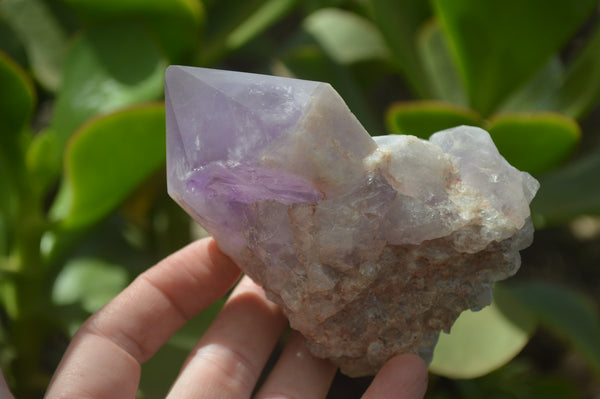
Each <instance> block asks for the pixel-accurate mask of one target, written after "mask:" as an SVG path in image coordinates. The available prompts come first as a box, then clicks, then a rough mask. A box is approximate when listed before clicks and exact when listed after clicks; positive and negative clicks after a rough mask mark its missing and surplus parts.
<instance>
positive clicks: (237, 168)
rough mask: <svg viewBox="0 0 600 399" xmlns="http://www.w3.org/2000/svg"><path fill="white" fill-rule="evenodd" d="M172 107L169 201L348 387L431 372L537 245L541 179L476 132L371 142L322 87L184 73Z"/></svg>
mask: <svg viewBox="0 0 600 399" xmlns="http://www.w3.org/2000/svg"><path fill="white" fill-rule="evenodd" d="M166 108H167V146H168V156H167V160H168V161H167V162H168V163H167V165H168V167H167V168H168V184H169V193H170V194H171V196H172V197H173V198H174V199H175V200H176V201H177V202H179V203H180V204H181V205H182V206H183V207H184V208H185V209H186V210H187V211H188V212H189V213H190V215H192V216H193V217H194V218H195V219H196V220H197V221H198V222H200V223H201V224H202V225H203V226H204V227H205V228H206V229H207V230H208V231H209V232H210V233H211V234H212V235H213V237H214V238H215V239H216V241H217V244H218V245H219V247H220V248H221V250H223V251H224V252H225V253H226V254H227V255H229V256H230V257H231V258H232V259H233V260H234V261H235V262H236V263H237V264H238V265H239V267H241V268H242V269H243V270H244V271H245V272H246V273H247V274H248V275H249V276H250V277H251V278H252V279H254V281H256V282H257V283H258V284H260V285H261V286H262V287H264V289H265V291H266V293H267V295H268V297H269V299H271V300H272V301H273V302H275V303H277V304H278V305H280V306H281V308H282V309H283V311H284V312H285V314H286V316H287V317H288V319H289V321H290V324H291V326H292V328H294V329H296V330H298V331H300V332H301V333H302V334H303V335H304V336H305V337H306V338H307V341H308V343H307V345H308V346H309V349H310V350H311V352H312V353H314V354H315V355H316V356H319V357H324V358H329V359H331V360H332V361H333V362H335V363H336V364H338V365H339V366H340V367H341V370H342V371H343V372H344V373H346V374H348V375H350V376H363V375H371V374H374V373H376V372H377V370H379V368H380V367H381V366H382V365H383V364H384V363H385V361H386V360H388V359H389V358H390V357H392V356H394V355H395V354H401V353H415V354H418V355H420V356H421V357H423V358H424V359H425V360H426V361H429V360H430V359H431V356H432V353H433V349H434V346H435V344H436V341H437V339H438V335H439V334H440V331H442V330H449V329H450V328H451V326H452V323H453V322H454V321H455V320H456V318H457V317H458V315H459V314H460V313H461V312H462V311H463V310H465V309H474V310H477V309H480V308H482V307H484V306H486V305H488V304H490V302H491V300H492V286H493V284H494V282H495V281H498V280H502V279H505V278H507V277H509V276H511V275H513V274H514V273H515V272H516V271H517V270H518V268H519V266H520V257H519V250H521V249H523V248H525V247H527V246H528V245H530V243H531V241H532V237H533V228H532V224H531V221H530V211H529V203H530V201H531V200H532V198H533V196H534V195H535V193H536V191H537V189H538V187H539V185H538V182H537V181H536V180H535V179H534V178H533V177H531V176H530V175H529V174H527V173H525V172H520V171H518V170H517V169H515V168H514V167H512V166H511V165H509V164H508V162H507V161H506V160H505V159H504V158H503V157H502V156H501V155H500V154H499V153H498V151H497V149H496V147H495V146H494V143H493V142H492V140H491V138H490V136H489V135H488V133H487V132H485V131H484V130H482V129H480V128H476V127H469V126H460V127H456V128H453V129H449V130H445V131H442V132H438V133H435V134H434V135H433V136H431V138H430V139H429V141H425V140H421V139H418V138H416V137H412V136H402V135H389V136H379V137H371V136H370V135H369V134H368V133H367V132H366V131H365V130H364V128H363V127H362V126H361V124H360V123H359V122H358V120H357V119H356V118H355V117H354V115H352V113H351V112H350V110H349V109H348V107H347V106H346V105H345V103H344V101H343V100H342V99H341V97H340V96H339V95H338V94H337V92H336V91H335V90H333V88H332V87H331V86H330V85H329V84H326V83H319V82H309V81H302V80H296V79H287V78H280V77H272V76H265V75H253V74H246V73H239V72H228V71H219V70H210V69H202V68H189V67H178V66H175V67H170V68H169V70H168V71H167V75H166Z"/></svg>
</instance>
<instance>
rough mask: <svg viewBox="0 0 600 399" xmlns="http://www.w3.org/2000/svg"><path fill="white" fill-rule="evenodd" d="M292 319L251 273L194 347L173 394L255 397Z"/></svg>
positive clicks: (171, 392) (176, 382)
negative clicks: (257, 388)
mask: <svg viewBox="0 0 600 399" xmlns="http://www.w3.org/2000/svg"><path fill="white" fill-rule="evenodd" d="M286 323H287V321H286V319H285V317H284V316H283V313H282V312H281V310H280V309H279V307H278V306H277V305H275V304H273V303H272V302H270V301H269V300H267V299H266V297H265V294H264V291H263V290H262V288H260V287H258V286H257V285H256V284H255V283H254V282H252V280H250V278H249V277H247V276H245V277H244V278H243V279H242V281H241V282H240V284H238V286H237V287H236V288H235V290H234V291H233V293H232V294H231V297H230V298H229V299H228V300H227V302H226V304H225V306H224V307H223V309H222V310H221V312H220V313H219V315H218V316H217V318H216V319H215V321H214V322H213V323H212V325H211V326H210V327H209V329H208V330H207V331H206V333H205V334H204V336H203V337H202V338H201V339H200V341H199V342H198V344H196V346H195V347H194V349H193V350H192V352H191V353H190V355H189V356H188V358H187V360H186V362H185V363H184V366H183V368H182V370H181V372H180V374H179V377H178V378H177V380H176V381H175V384H174V385H173V387H172V388H171V391H170V392H169V396H168V397H172V398H188V397H189V398H191V397H193V398H224V399H226V398H231V399H234V398H242V397H249V396H250V395H251V394H252V391H253V389H254V387H255V385H256V381H257V380H258V377H259V376H260V373H261V371H262V369H263V367H264V365H265V363H266V362H267V360H268V358H269V356H270V354H271V352H272V351H273V348H274V347H275V345H276V343H277V341H278V339H279V336H280V335H281V333H282V331H283V329H284V327H285V325H286Z"/></svg>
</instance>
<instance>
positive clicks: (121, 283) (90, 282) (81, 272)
mask: <svg viewBox="0 0 600 399" xmlns="http://www.w3.org/2000/svg"><path fill="white" fill-rule="evenodd" d="M127 280H128V276H127V271H126V270H125V269H124V268H123V267H122V266H120V265H115V264H112V263H109V262H106V261H103V260H101V259H97V258H75V259H72V260H70V261H69V262H67V264H65V266H64V267H63V269H62V270H61V272H60V273H59V275H58V276H57V278H56V280H55V282H54V286H53V287H52V301H53V302H54V303H55V304H57V305H69V304H74V303H80V304H81V306H82V307H83V309H85V310H86V311H88V312H89V313H93V312H95V311H96V310H98V309H100V308H101V307H102V306H104V305H105V304H106V303H108V301H110V300H111V299H112V298H114V297H115V296H116V295H117V294H118V293H119V292H121V290H123V289H124V288H125V287H126V286H127Z"/></svg>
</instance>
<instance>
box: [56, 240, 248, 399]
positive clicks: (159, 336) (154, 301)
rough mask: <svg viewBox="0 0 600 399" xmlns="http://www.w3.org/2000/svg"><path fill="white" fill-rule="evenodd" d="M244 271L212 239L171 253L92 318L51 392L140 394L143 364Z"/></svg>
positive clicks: (65, 359) (71, 347)
mask: <svg viewBox="0 0 600 399" xmlns="http://www.w3.org/2000/svg"><path fill="white" fill-rule="evenodd" d="M239 275H240V271H239V269H238V268H237V267H236V266H235V264H234V263H233V262H232V261H231V260H230V259H229V258H228V257H227V256H225V255H224V254H223V253H222V252H221V251H219V249H218V248H217V246H216V244H215V243H214V241H213V240H212V239H205V240H200V241H197V242H195V243H192V244H190V245H188V246H187V247H185V248H184V249H182V250H180V251H178V252H176V253H175V254H173V255H171V256H169V257H168V258H166V259H165V260H163V261H162V262H160V263H159V264H157V265H156V266H155V267H153V268H151V269H149V270H148V271H146V272H145V273H143V274H142V275H140V276H139V277H138V278H137V279H136V280H135V281H134V282H133V283H132V284H131V285H130V286H129V287H127V288H126V289H125V290H124V291H123V292H122V293H121V294H119V295H118V296H117V297H116V298H115V299H113V300H112V301H111V302H110V303H109V304H108V305H106V306H105V307H104V308H102V309H101V310H99V311H98V312H97V313H95V314H94V315H93V316H92V317H90V319H88V321H86V323H85V324H84V325H83V326H82V327H81V329H80V330H79V332H78V333H77V334H76V335H75V337H74V338H73V341H72V343H71V344H70V345H69V348H68V349H67V352H66V354H65V355H64V357H63V359H62V361H61V364H60V365H59V367H58V370H57V372H56V373H55V376H54V379H53V381H52V382H51V384H50V388H49V390H48V392H47V394H46V395H47V397H48V398H53V397H94V398H133V397H135V394H136V392H137V384H138V381H139V377H140V364H141V363H142V362H144V361H146V360H147V359H149V358H150V357H151V356H152V355H153V354H154V353H155V352H156V351H157V350H158V348H160V346H162V345H163V344H164V343H165V342H166V341H167V340H168V339H169V338H170V337H171V335H173V333H174V332H175V331H177V330H178V329H179V328H180V327H182V326H183V325H184V324H185V323H186V322H187V320H189V319H190V318H192V317H193V316H194V315H196V314H198V313H199V312H200V311H202V310H203V309H204V308H206V307H207V306H208V305H210V304H211V303H212V302H214V301H215V300H216V299H218V298H219V297H221V296H223V294H225V293H226V292H227V291H228V290H229V289H230V288H231V286H232V285H233V284H234V282H235V281H236V280H237V279H238V278H239Z"/></svg>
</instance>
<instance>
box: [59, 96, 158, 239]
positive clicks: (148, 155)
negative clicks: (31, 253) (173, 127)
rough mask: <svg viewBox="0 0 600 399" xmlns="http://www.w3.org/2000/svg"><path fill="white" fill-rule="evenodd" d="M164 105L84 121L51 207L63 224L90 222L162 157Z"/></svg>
mask: <svg viewBox="0 0 600 399" xmlns="http://www.w3.org/2000/svg"><path fill="white" fill-rule="evenodd" d="M164 118H165V111H164V106H163V105H162V104H157V105H146V106H141V107H138V108H132V109H127V110H124V111H120V112H117V113H114V114H110V115H107V116H104V117H101V118H98V119H95V120H93V121H91V122H89V123H88V124H86V125H84V126H83V127H82V128H81V129H80V130H79V131H78V132H77V133H76V134H75V135H74V136H73V138H72V139H71V141H70V143H69V145H68V147H67V149H66V151H65V170H66V175H65V181H64V182H63V187H62V188H61V192H60V193H59V197H58V199H57V202H56V204H55V205H54V208H53V210H52V214H53V216H54V218H56V219H59V220H60V221H61V222H62V226H63V227H65V228H78V227H84V226H87V225H90V224H93V223H95V222H97V221H99V220H100V219H102V218H103V217H105V216H106V215H107V214H109V213H110V212H111V211H112V210H114V209H115V207H117V206H118V205H119V204H120V203H121V202H122V201H123V200H125V199H126V198H127V197H128V196H129V195H130V194H131V193H132V191H133V190H135V189H136V188H137V187H138V186H139V185H140V184H142V183H143V182H144V181H145V180H146V179H147V178H148V177H149V176H150V175H151V174H152V173H154V172H155V171H156V170H157V169H158V168H159V167H161V166H162V165H163V163H164V160H165V151H166V149H165V120H164Z"/></svg>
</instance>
